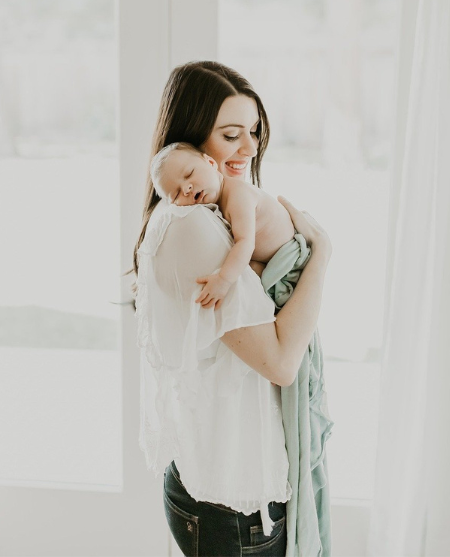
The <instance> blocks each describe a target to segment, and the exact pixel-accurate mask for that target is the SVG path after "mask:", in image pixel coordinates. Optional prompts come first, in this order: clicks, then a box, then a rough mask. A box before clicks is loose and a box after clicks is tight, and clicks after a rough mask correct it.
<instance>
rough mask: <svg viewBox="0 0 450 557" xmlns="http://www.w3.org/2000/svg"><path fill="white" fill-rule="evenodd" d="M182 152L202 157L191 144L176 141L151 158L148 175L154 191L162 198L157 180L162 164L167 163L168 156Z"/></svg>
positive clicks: (200, 152)
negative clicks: (174, 152)
mask: <svg viewBox="0 0 450 557" xmlns="http://www.w3.org/2000/svg"><path fill="white" fill-rule="evenodd" d="M183 150H184V151H192V152H193V153H195V154H196V155H199V156H201V155H202V151H200V150H199V149H197V147H194V145H192V144H191V143H186V142H184V141H177V142H175V143H170V144H169V145H166V146H165V147H163V148H162V149H161V150H160V151H158V152H157V153H156V155H155V156H154V157H153V158H152V160H151V162H150V175H151V177H152V182H153V185H154V186H155V189H156V191H157V193H158V195H159V196H160V197H162V195H161V193H162V190H161V187H160V184H159V178H160V176H161V171H162V169H163V166H164V163H165V162H166V161H167V159H168V158H169V156H170V154H171V153H172V152H173V151H183Z"/></svg>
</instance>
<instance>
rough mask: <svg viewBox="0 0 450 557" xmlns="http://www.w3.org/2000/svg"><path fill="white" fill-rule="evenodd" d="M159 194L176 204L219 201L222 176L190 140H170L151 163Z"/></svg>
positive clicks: (210, 160) (209, 158)
mask: <svg viewBox="0 0 450 557" xmlns="http://www.w3.org/2000/svg"><path fill="white" fill-rule="evenodd" d="M150 174H151V177H152V182H153V185H154V187H155V190H156V193H157V194H158V195H159V196H160V197H161V198H163V199H167V200H168V201H169V203H175V205H196V204H198V203H218V201H219V199H220V196H221V193H222V184H223V176H222V174H221V173H220V172H219V171H218V170H217V163H216V161H215V160H214V159H212V158H211V157H209V156H208V155H207V154H206V153H202V152H201V151H199V150H198V149H197V148H195V147H194V146H193V145H191V144H190V143H181V142H179V143H171V144H170V145H167V147H164V148H163V149H161V151H159V152H158V153H157V154H156V155H155V156H154V157H153V159H152V161H151V164H150Z"/></svg>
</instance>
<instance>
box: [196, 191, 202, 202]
mask: <svg viewBox="0 0 450 557" xmlns="http://www.w3.org/2000/svg"><path fill="white" fill-rule="evenodd" d="M201 194H202V192H201V191H199V192H197V193H196V194H195V195H194V199H195V201H198V200H199V199H200V196H201Z"/></svg>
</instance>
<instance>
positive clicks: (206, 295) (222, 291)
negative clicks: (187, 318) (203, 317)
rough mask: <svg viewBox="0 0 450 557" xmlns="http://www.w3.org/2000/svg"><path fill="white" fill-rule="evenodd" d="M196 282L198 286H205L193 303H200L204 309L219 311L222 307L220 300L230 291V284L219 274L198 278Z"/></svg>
mask: <svg viewBox="0 0 450 557" xmlns="http://www.w3.org/2000/svg"><path fill="white" fill-rule="evenodd" d="M196 281H197V282H198V284H204V285H205V286H204V287H203V288H202V291H201V292H200V296H199V297H198V298H197V299H196V300H195V301H196V302H197V303H201V304H202V307H204V308H205V309H208V308H212V307H214V309H219V308H220V306H221V305H222V300H223V299H224V298H225V296H226V293H227V292H228V290H229V289H230V286H231V282H229V281H228V280H225V279H224V278H222V277H221V276H220V275H219V274H217V275H208V276H206V277H199V278H198V279H196Z"/></svg>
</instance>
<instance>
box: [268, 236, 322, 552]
mask: <svg viewBox="0 0 450 557" xmlns="http://www.w3.org/2000/svg"><path fill="white" fill-rule="evenodd" d="M310 256H311V250H310V248H309V247H308V246H307V245H306V240H305V238H304V237H303V235H302V234H299V233H296V234H295V236H294V238H293V239H292V240H291V241H289V242H288V243H286V244H284V245H283V246H282V247H281V248H280V249H279V250H278V251H277V253H276V254H275V255H274V256H273V257H272V259H271V260H270V261H269V262H268V263H267V266H266V268H265V270H264V272H263V274H262V276H261V282H262V285H263V287H264V290H265V291H266V293H267V294H268V295H269V296H270V297H271V298H272V300H273V301H274V302H275V305H276V312H278V311H279V310H280V309H281V308H282V307H283V305H284V304H285V303H286V302H287V300H288V299H289V296H290V295H291V294H292V292H293V290H294V287H295V285H296V284H297V282H298V280H299V277H300V275H301V272H302V269H303V268H304V267H305V266H306V264H307V262H308V260H309V258H310ZM281 404H282V415H283V426H284V432H285V437H286V449H287V453H288V458H289V476H288V479H289V483H290V485H291V487H292V497H291V499H290V500H289V501H288V503H287V521H286V525H287V549H286V556H287V557H329V556H330V555H331V516H330V490H329V484H328V469H327V457H326V451H325V443H326V440H327V439H328V437H329V436H330V435H331V429H332V427H333V421H332V420H331V419H330V417H329V415H328V408H327V400H326V392H325V390H324V377H323V353H322V346H321V342H320V337H319V331H318V330H317V329H316V330H315V331H314V334H313V337H312V338H311V340H310V343H309V347H308V350H307V351H306V353H305V355H304V357H303V360H302V363H301V365H300V368H299V371H298V374H297V377H296V379H295V381H294V383H293V384H292V385H290V386H289V387H281Z"/></svg>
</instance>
